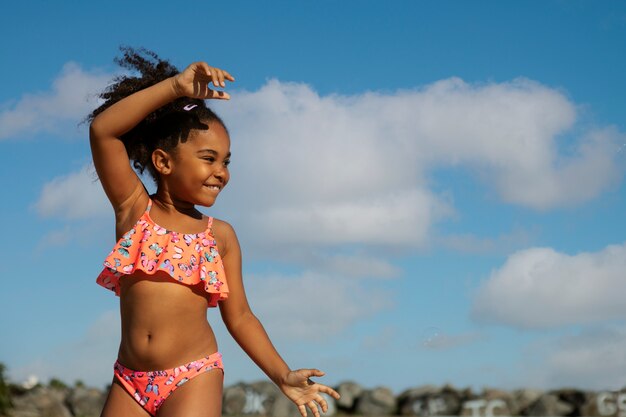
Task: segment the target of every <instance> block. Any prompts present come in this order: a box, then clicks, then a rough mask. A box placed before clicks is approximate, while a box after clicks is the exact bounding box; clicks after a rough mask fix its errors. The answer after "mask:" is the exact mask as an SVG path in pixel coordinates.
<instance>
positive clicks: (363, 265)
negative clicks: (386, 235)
mask: <svg viewBox="0 0 626 417" xmlns="http://www.w3.org/2000/svg"><path fill="white" fill-rule="evenodd" d="M318 262H319V264H318V266H319V267H320V269H321V270H324V271H327V272H329V273H333V274H336V275H338V276H342V277H357V278H379V279H380V278H393V277H396V276H398V275H399V274H400V269H399V268H397V267H395V266H394V265H392V264H390V263H389V262H387V261H386V260H384V259H382V257H380V256H379V255H378V254H377V253H376V252H374V253H372V254H371V255H370V256H365V255H334V256H328V257H321V259H318Z"/></svg>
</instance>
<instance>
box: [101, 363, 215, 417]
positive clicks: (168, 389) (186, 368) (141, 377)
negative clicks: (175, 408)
mask: <svg viewBox="0 0 626 417" xmlns="http://www.w3.org/2000/svg"><path fill="white" fill-rule="evenodd" d="M216 368H219V369H221V370H222V372H224V365H223V364H222V355H221V354H220V353H219V352H215V353H213V354H211V355H209V356H207V357H204V358H201V359H198V360H195V361H193V362H189V363H188V364H186V365H180V366H177V367H176V368H173V369H166V370H163V371H133V370H132V369H128V368H126V367H125V366H124V365H122V364H121V363H119V362H118V361H115V364H114V365H113V370H114V372H115V379H116V380H117V381H119V383H120V384H121V385H122V386H123V387H124V388H125V389H126V391H128V393H129V394H130V395H132V396H133V398H135V400H137V402H138V403H139V404H141V406H142V407H143V408H144V409H145V410H146V411H147V412H148V413H150V415H152V416H154V415H156V413H157V411H159V407H161V405H163V402H164V401H165V400H166V398H167V397H169V396H170V395H171V394H172V393H173V392H174V391H175V390H176V388H178V387H180V386H181V385H183V384H184V383H185V382H187V381H189V380H191V379H193V378H195V377H197V376H198V375H200V374H202V373H204V372H206V371H210V370H211V369H216Z"/></svg>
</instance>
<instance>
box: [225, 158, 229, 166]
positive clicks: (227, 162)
mask: <svg viewBox="0 0 626 417" xmlns="http://www.w3.org/2000/svg"><path fill="white" fill-rule="evenodd" d="M228 165H230V159H227V160H225V161H224V166H225V167H227V166H228Z"/></svg>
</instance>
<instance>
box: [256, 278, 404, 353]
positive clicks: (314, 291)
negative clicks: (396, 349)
mask: <svg viewBox="0 0 626 417" xmlns="http://www.w3.org/2000/svg"><path fill="white" fill-rule="evenodd" d="M246 287H247V292H248V293H249V294H250V300H252V303H251V304H252V305H253V307H254V311H255V312H256V313H257V315H258V316H259V318H260V319H261V321H262V322H263V324H264V325H265V326H266V327H267V328H268V331H269V333H270V334H271V335H272V336H273V337H276V338H277V339H283V340H309V339H313V340H317V341H320V340H325V339H327V338H330V337H333V336H335V335H337V334H339V333H341V332H342V331H344V330H346V329H347V328H348V327H349V326H350V325H352V324H353V323H355V322H356V321H358V320H361V319H363V318H366V317H370V316H372V315H375V314H376V313H378V312H380V311H381V310H383V309H385V308H387V307H390V306H391V304H392V299H391V294H390V292H389V291H386V290H384V288H383V287H381V286H380V285H372V284H371V281H370V285H367V286H363V285H361V284H360V281H358V280H350V279H342V278H341V277H337V276H331V275H326V274H319V273H314V272H303V273H301V274H299V275H296V276H281V275H273V276H259V275H250V276H248V277H247V278H246ZM254 300H259V301H257V302H254Z"/></svg>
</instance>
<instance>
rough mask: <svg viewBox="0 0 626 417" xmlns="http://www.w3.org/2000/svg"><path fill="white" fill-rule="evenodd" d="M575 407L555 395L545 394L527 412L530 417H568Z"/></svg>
mask: <svg viewBox="0 0 626 417" xmlns="http://www.w3.org/2000/svg"><path fill="white" fill-rule="evenodd" d="M572 411H574V407H573V406H572V405H571V404H568V403H566V402H565V401H561V400H559V397H558V396H557V395H554V394H550V393H548V394H544V395H542V396H541V397H539V399H538V400H537V401H535V402H534V403H533V404H532V405H531V406H530V407H528V409H527V410H526V415H528V416H566V415H569V414H570V413H572Z"/></svg>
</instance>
